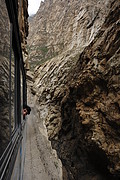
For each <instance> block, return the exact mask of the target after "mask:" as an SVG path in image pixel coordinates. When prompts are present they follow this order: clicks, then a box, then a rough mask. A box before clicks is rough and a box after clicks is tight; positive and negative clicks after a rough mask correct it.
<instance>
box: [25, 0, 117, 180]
mask: <svg viewBox="0 0 120 180" xmlns="http://www.w3.org/2000/svg"><path fill="white" fill-rule="evenodd" d="M29 26H30V28H29V37H28V54H29V62H30V65H31V68H30V70H31V71H32V80H33V84H32V83H31V84H30V85H29V88H30V90H31V93H32V95H33V97H34V103H35V106H36V107H37V112H38V114H39V120H40V121H43V122H44V124H45V126H46V128H47V134H48V137H49V140H50V141H51V143H52V147H53V149H55V150H56V151H57V154H58V157H59V158H60V160H61V162H62V166H63V179H65V180H68V179H70V180H73V179H75V180H78V179H80V180H93V179H94V180H103V179H105V180H106V179H111V180H113V179H119V178H120V129H119V128H120V2H119V0H107V1H105V0H102V1H97V0H89V1H87V0H62V1H61V0H45V1H44V2H41V5H40V7H39V10H38V12H37V13H36V15H34V16H33V17H31V18H30V22H29ZM29 74H30V73H29V72H28V76H29Z"/></svg>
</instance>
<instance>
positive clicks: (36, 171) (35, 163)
mask: <svg viewBox="0 0 120 180" xmlns="http://www.w3.org/2000/svg"><path fill="white" fill-rule="evenodd" d="M23 180H62V165H61V161H60V160H59V159H58V158H57V155H56V151H55V150H53V149H52V148H51V143H50V141H48V139H47V133H46V129H45V127H44V125H43V123H42V122H41V121H40V120H39V117H38V115H37V113H36V111H35V109H34V108H32V111H31V114H30V115H29V116H28V118H27V140H26V156H25V167H24V175H23Z"/></svg>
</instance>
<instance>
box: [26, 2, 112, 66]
mask: <svg viewBox="0 0 120 180" xmlns="http://www.w3.org/2000/svg"><path fill="white" fill-rule="evenodd" d="M109 5H110V0H107V1H105V0H102V1H97V0H89V1H86V0H75V1H73V0H67V1H66V0H62V1H61V0H45V1H44V2H41V5H40V8H39V10H38V12H37V14H36V15H35V16H34V17H32V18H31V20H30V29H29V31H30V35H29V38H28V44H29V46H28V52H29V56H30V62H31V69H33V67H35V66H36V65H39V64H41V63H43V62H45V61H47V60H49V59H51V58H53V57H55V56H57V55H59V54H61V53H62V52H65V51H72V52H73V51H77V49H78V50H79V51H81V50H82V49H83V48H84V47H85V46H87V45H88V44H89V43H90V42H91V41H92V40H93V39H94V37H95V35H96V34H97V32H98V30H99V29H100V27H101V24H102V23H103V22H104V19H105V16H106V14H107V11H108V9H109Z"/></svg>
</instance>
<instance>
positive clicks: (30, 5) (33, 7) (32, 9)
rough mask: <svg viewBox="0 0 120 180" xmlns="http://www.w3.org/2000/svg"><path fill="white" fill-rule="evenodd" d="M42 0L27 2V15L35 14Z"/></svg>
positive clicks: (29, 0)
mask: <svg viewBox="0 0 120 180" xmlns="http://www.w3.org/2000/svg"><path fill="white" fill-rule="evenodd" d="M41 1H43V0H28V13H29V15H33V14H35V13H36V12H37V10H38V9H39V6H40V2H41Z"/></svg>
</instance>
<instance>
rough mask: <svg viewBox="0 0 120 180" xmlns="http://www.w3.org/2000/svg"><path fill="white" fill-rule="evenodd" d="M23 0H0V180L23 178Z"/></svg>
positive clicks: (24, 75)
mask: <svg viewBox="0 0 120 180" xmlns="http://www.w3.org/2000/svg"><path fill="white" fill-rule="evenodd" d="M22 3H25V0H12V1H11V0H0V17H1V18H0V28H1V30H0V180H10V179H14V180H22V179H23V170H24V160H25V140H26V121H25V119H24V118H23V113H22V111H23V108H24V106H25V105H26V104H27V83H26V69H25V63H24V61H23V50H22V46H21V41H22V38H21V32H20V22H21V21H20V18H21V16H20V14H22V13H21V12H22V11H23V10H24V9H23V8H24V6H21V4H22Z"/></svg>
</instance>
